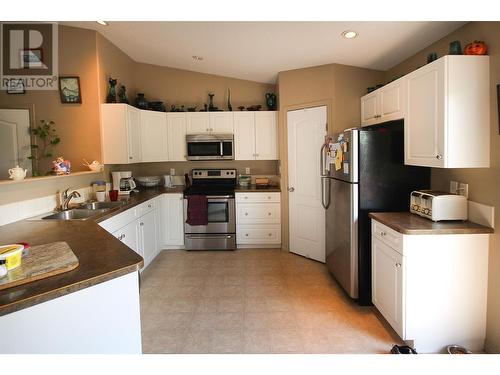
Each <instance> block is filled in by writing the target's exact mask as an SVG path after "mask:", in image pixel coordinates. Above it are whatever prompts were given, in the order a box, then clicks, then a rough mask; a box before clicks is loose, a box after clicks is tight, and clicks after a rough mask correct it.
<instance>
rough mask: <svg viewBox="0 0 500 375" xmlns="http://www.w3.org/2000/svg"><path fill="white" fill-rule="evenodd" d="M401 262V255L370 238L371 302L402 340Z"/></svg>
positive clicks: (402, 264) (374, 238)
mask: <svg viewBox="0 0 500 375" xmlns="http://www.w3.org/2000/svg"><path fill="white" fill-rule="evenodd" d="M403 262H404V258H403V256H402V255H401V254H399V253H398V252H397V251H395V250H393V249H391V248H390V247H389V246H387V245H386V244H384V243H383V242H382V241H381V240H379V239H378V238H376V237H374V236H372V270H373V271H372V302H373V304H374V305H375V306H376V307H377V309H378V310H379V311H380V313H381V314H382V315H383V316H384V318H386V319H387V321H388V322H389V323H390V325H391V326H392V327H393V328H394V330H395V331H396V332H397V333H398V335H399V336H400V337H402V338H404V337H405V336H404V317H403V290H404V285H403V282H404V279H403V276H404V275H403V272H404V263H403Z"/></svg>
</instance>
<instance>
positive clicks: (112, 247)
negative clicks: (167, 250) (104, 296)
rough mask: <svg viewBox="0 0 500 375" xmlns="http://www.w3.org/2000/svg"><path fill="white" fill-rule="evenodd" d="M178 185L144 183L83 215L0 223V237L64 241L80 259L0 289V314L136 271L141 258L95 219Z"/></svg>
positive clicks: (1, 239)
mask: <svg viewBox="0 0 500 375" xmlns="http://www.w3.org/2000/svg"><path fill="white" fill-rule="evenodd" d="M182 190H183V187H175V188H171V189H168V188H164V187H158V188H148V189H144V190H142V191H141V192H139V193H133V194H132V195H131V196H130V197H126V198H125V197H122V198H120V200H125V201H126V203H125V204H124V205H123V206H122V207H119V208H115V209H112V210H109V211H107V212H105V213H104V214H102V215H96V216H95V217H93V218H91V219H88V220H85V221H72V220H68V221H64V220H36V221H32V220H22V221H18V222H15V223H11V224H7V225H3V226H0V243H1V244H9V243H16V242H22V241H24V242H28V243H29V244H30V245H32V246H34V245H41V244H45V243H49V242H55V241H66V242H67V243H68V244H69V246H70V247H71V249H72V250H73V252H74V253H75V255H76V257H77V258H78V261H79V262H80V265H79V266H78V267H77V268H75V269H74V270H72V271H69V272H66V273H63V274H60V275H56V276H52V277H48V278H46V279H42V280H38V281H34V282H32V283H28V284H24V285H20V286H17V287H13V288H8V289H4V290H2V291H0V316H2V315H6V314H9V313H12V312H14V311H18V310H21V309H24V308H27V307H30V306H33V305H36V304H39V303H42V302H45V301H49V300H51V299H54V298H57V297H60V296H63V295H66V294H69V293H72V292H76V291H78V290H81V289H84V288H87V287H90V286H93V285H96V284H99V283H102V282H105V281H108V280H111V279H114V278H116V277H120V276H123V275H126V274H128V273H130V272H135V271H138V270H139V269H140V268H141V267H142V266H143V264H144V263H143V259H142V257H141V256H140V255H138V254H137V253H135V252H134V251H133V250H132V249H130V248H129V247H127V246H125V245H124V244H123V243H122V242H121V241H119V240H118V239H116V238H115V237H114V236H113V235H111V234H110V233H108V232H106V231H105V230H104V229H103V228H101V227H100V226H99V225H98V224H97V223H98V222H100V221H103V220H105V219H109V218H110V217H112V216H114V215H117V214H119V213H120V212H123V211H125V210H127V209H130V208H132V207H133V206H136V205H138V204H140V203H143V202H145V201H147V200H149V199H152V198H154V197H156V196H158V195H160V194H164V193H182Z"/></svg>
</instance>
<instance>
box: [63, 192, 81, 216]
mask: <svg viewBox="0 0 500 375" xmlns="http://www.w3.org/2000/svg"><path fill="white" fill-rule="evenodd" d="M69 189H70V188H67V189H66V190H64V192H63V193H62V200H63V201H62V204H61V210H62V211H65V210H68V209H69V202H70V201H71V199H72V198H75V197H76V198H80V197H81V195H80V193H79V192H78V191H76V190H73V191H72V192H71V193H69V194H68V191H69Z"/></svg>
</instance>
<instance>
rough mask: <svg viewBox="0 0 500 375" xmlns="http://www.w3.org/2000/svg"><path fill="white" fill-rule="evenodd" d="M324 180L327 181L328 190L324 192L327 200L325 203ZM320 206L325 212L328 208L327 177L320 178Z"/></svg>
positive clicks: (328, 191)
mask: <svg viewBox="0 0 500 375" xmlns="http://www.w3.org/2000/svg"><path fill="white" fill-rule="evenodd" d="M325 180H326V181H328V184H327V185H328V188H327V191H326V196H327V197H328V199H327V200H326V201H325ZM321 205H322V206H323V208H324V209H325V210H326V209H328V207H330V179H329V178H327V177H321Z"/></svg>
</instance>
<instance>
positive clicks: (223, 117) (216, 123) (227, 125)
mask: <svg viewBox="0 0 500 375" xmlns="http://www.w3.org/2000/svg"><path fill="white" fill-rule="evenodd" d="M209 118H210V121H209V124H210V127H209V128H210V132H213V133H228V134H233V112H210V115H209Z"/></svg>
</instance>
